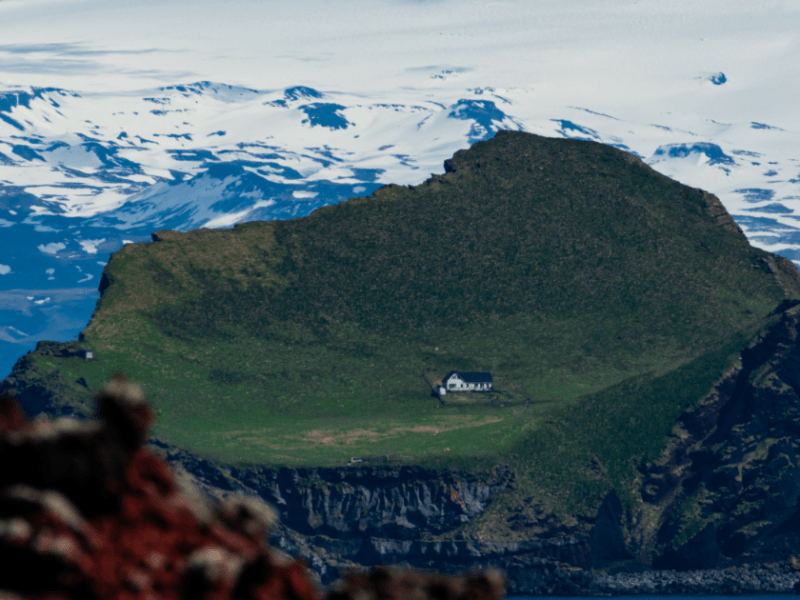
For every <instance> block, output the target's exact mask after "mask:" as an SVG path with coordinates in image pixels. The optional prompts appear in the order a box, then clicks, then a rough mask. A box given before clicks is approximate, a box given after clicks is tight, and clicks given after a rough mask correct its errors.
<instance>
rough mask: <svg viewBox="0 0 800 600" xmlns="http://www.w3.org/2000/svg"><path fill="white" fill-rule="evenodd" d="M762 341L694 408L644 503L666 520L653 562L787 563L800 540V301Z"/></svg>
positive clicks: (650, 480) (648, 467)
mask: <svg viewBox="0 0 800 600" xmlns="http://www.w3.org/2000/svg"><path fill="white" fill-rule="evenodd" d="M796 304H797V303H796V302H786V303H784V305H783V306H782V307H781V308H782V309H783V312H782V313H781V318H780V321H779V322H778V323H777V324H776V325H774V326H773V327H771V328H769V329H768V330H767V331H766V332H765V333H764V334H763V335H762V336H761V337H759V338H758V339H756V340H755V341H754V342H753V343H752V344H751V345H750V346H749V347H748V348H747V349H746V350H745V351H743V352H742V355H741V365H740V366H738V367H736V368H734V369H733V370H731V371H730V372H729V373H728V374H727V376H726V377H725V378H724V379H723V380H722V381H720V383H719V384H718V386H717V388H716V389H715V390H714V391H713V392H712V393H711V394H709V395H708V396H707V397H706V398H704V399H703V400H702V401H701V402H700V403H699V404H698V405H697V406H696V407H695V408H693V409H692V410H690V411H689V412H687V413H686V414H684V415H683V416H682V417H681V419H680V422H679V426H680V428H679V429H680V430H679V431H678V432H677V433H676V435H675V437H674V438H673V439H672V440H671V441H670V444H669V446H668V449H667V450H666V451H665V452H664V453H663V454H662V458H661V460H660V461H659V462H658V463H654V464H645V465H643V466H642V471H643V473H644V475H645V480H644V482H643V485H642V497H643V499H644V500H645V501H646V502H648V503H650V504H652V505H654V506H658V507H659V508H660V510H662V511H663V515H664V519H663V522H662V524H661V526H660V527H659V529H658V532H657V539H656V546H655V548H654V557H653V566H654V567H657V568H662V569H679V570H681V569H697V568H706V569H710V568H714V567H717V566H728V565H740V564H744V563H750V564H753V563H765V562H778V561H780V562H786V561H787V560H789V559H790V558H791V557H792V556H793V555H794V553H795V552H796V548H797V544H798V542H799V541H800V537H799V536H798V534H800V516H798V515H800V511H799V509H798V501H800V346H798V328H799V327H800V306H796ZM793 305H794V306H793Z"/></svg>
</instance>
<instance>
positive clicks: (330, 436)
mask: <svg viewBox="0 0 800 600" xmlns="http://www.w3.org/2000/svg"><path fill="white" fill-rule="evenodd" d="M502 420H503V419H502V418H501V417H484V418H483V419H476V418H474V417H468V416H458V415H447V416H445V417H442V419H441V421H440V422H439V423H436V424H435V425H404V424H401V423H392V424H390V425H388V426H383V427H380V430H375V429H366V428H356V429H347V430H341V429H311V430H309V431H305V432H302V433H300V434H299V435H283V436H277V435H275V433H276V432H275V431H274V430H271V429H267V428H262V429H247V430H238V431H226V432H219V433H217V435H219V436H220V437H221V439H222V441H224V442H226V443H230V442H232V441H233V440H234V439H235V440H236V441H237V442H240V443H241V442H245V443H249V444H258V445H261V446H265V447H268V448H271V449H274V450H287V449H290V446H288V445H287V444H286V442H290V443H296V444H297V447H298V448H299V447H303V448H305V447H307V446H308V444H316V445H322V446H353V445H355V444H357V443H360V442H377V441H381V440H385V439H389V438H396V437H399V436H401V435H404V434H408V433H423V434H430V435H438V434H440V433H445V432H448V431H456V430H458V429H466V428H471V427H481V426H483V425H489V424H491V423H499V422H500V421H502ZM278 440H280V441H281V442H280V443H276V442H278Z"/></svg>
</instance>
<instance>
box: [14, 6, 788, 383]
mask: <svg viewBox="0 0 800 600" xmlns="http://www.w3.org/2000/svg"><path fill="white" fill-rule="evenodd" d="M697 4H699V3H690V2H688V1H684V0H679V1H677V2H675V3H672V4H670V5H669V7H667V6H665V5H663V4H659V3H655V2H649V1H646V0H640V1H635V0H631V1H623V0H601V1H599V2H597V3H591V7H589V6H587V3H585V2H580V1H579V0H564V1H563V2H560V3H548V2H544V1H543V0H542V1H534V0H525V1H523V0H517V1H510V0H509V1H505V2H489V3H487V2H477V1H473V0H461V1H459V2H458V3H456V2H455V0H439V1H432V0H429V1H423V0H417V1H411V0H374V1H370V2H366V1H361V0H345V2H342V3H336V6H337V7H338V9H337V10H334V8H333V5H332V3H327V2H324V1H323V0H302V1H299V2H297V3H294V4H292V7H293V10H289V9H288V8H286V7H284V6H280V7H278V6H272V3H264V2H258V3H256V2H254V1H252V0H234V1H232V2H227V3H218V2H212V1H211V0H195V1H194V2H192V3H189V2H187V1H186V0H174V1H172V2H169V3H164V2H155V0H141V1H139V2H136V3H126V4H122V3H114V5H113V6H112V5H109V4H108V3H104V2H102V0H59V1H58V2H54V1H53V0H24V1H23V0H0V33H2V34H3V35H2V36H0V232H2V236H3V237H2V239H3V241H4V244H3V245H2V248H0V371H4V372H8V371H9V370H10V368H11V366H12V365H13V362H14V361H15V360H16V358H18V357H19V356H20V355H21V354H23V353H24V352H25V351H26V350H28V349H31V348H32V347H33V346H34V345H35V342H36V341H37V340H39V339H52V340H68V339H74V337H75V336H76V335H77V333H78V332H79V331H80V330H81V329H83V328H84V327H85V325H86V322H87V321H88V318H89V316H90V315H91V312H92V310H93V308H94V304H95V302H96V299H97V297H98V293H97V284H98V282H99V278H100V274H101V272H102V268H103V265H104V264H105V262H106V261H107V260H108V256H109V255H110V253H111V252H113V251H115V250H117V249H119V248H120V247H122V245H123V244H125V243H128V242H145V241H149V239H150V233H151V232H152V231H155V230H157V229H167V228H169V229H178V230H188V229H193V228H197V227H230V226H232V225H234V224H235V223H238V222H243V221H249V220H256V219H259V220H265V219H287V218H293V217H296V216H302V215H306V214H308V213H310V212H311V211H312V210H313V209H315V208H317V207H319V206H323V205H326V204H332V203H336V202H340V201H342V200H345V199H347V198H348V197H352V196H359V195H368V194H370V193H371V192H372V191H373V190H374V189H376V188H377V187H379V186H380V185H383V184H386V183H399V184H409V185H412V184H418V183H420V182H422V181H423V180H424V179H426V178H427V177H428V176H429V175H430V174H431V173H439V172H442V171H443V166H442V163H443V161H444V160H445V159H446V158H449V157H450V156H451V155H452V154H453V153H454V152H455V151H456V150H458V149H461V148H466V147H468V146H469V145H470V144H471V143H473V142H475V141H478V140H482V139H487V138H489V137H491V136H492V135H494V133H495V132H496V131H498V130H499V129H518V130H524V131H530V132H533V133H537V134H540V135H548V136H558V137H569V138H577V139H587V140H594V141H598V142H601V143H605V144H610V145H613V146H616V147H618V148H621V149H623V150H625V151H628V152H631V153H634V154H636V155H638V156H640V157H641V158H642V159H643V160H645V161H646V162H647V163H648V164H650V165H651V166H653V167H654V168H655V169H657V170H658V171H660V172H662V173H664V174H666V175H668V176H670V177H673V178H675V179H677V180H678V181H681V182H683V183H687V184H689V185H693V186H696V187H702V188H704V189H708V190H710V191H712V192H714V193H715V194H717V195H718V196H719V197H720V199H721V200H722V201H723V203H724V204H725V206H726V207H727V208H728V210H729V211H730V212H731V213H732V214H733V215H734V218H735V219H736V220H737V222H738V223H739V224H740V226H741V227H742V228H743V230H744V231H745V233H746V234H747V235H748V237H749V239H750V241H751V243H753V244H754V245H756V246H759V247H762V248H765V249H768V250H771V251H774V252H778V253H779V254H783V255H784V256H787V257H789V258H790V259H792V260H795V261H797V262H798V264H800V210H798V209H800V148H799V147H798V146H799V144H798V139H799V138H798V132H800V117H798V114H797V111H796V109H795V106H796V102H797V95H798V83H797V82H798V81H800V78H799V77H798V75H799V74H800V73H798V71H799V70H800V67H798V64H800V63H798V62H797V61H796V58H795V57H796V56H797V55H799V54H798V50H800V48H799V46H800V38H798V36H797V35H796V31H798V30H800V6H798V5H796V3H790V2H788V1H787V2H782V1H777V0H773V1H770V2H765V3H759V5H758V6H752V4H751V3H745V2H743V1H726V2H722V1H721V0H709V1H708V2H706V3H703V4H702V6H697ZM223 5H224V7H223ZM257 24H261V27H260V28H259V27H257ZM204 79H211V80H213V81H205V80H204ZM190 82H194V83H190Z"/></svg>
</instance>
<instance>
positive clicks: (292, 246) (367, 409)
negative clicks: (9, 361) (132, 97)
mask: <svg viewBox="0 0 800 600" xmlns="http://www.w3.org/2000/svg"><path fill="white" fill-rule="evenodd" d="M153 240H154V242H155V243H150V244H130V245H128V246H126V247H125V248H123V249H122V250H120V251H119V252H117V253H115V254H114V255H113V257H112V259H111V261H110V262H109V264H108V266H107V267H106V269H105V272H104V275H103V280H102V282H101V285H100V291H101V299H100V301H99V302H98V305H97V308H96V310H95V314H94V315H93V317H92V320H91V322H90V323H89V325H88V327H87V328H86V330H85V331H84V332H83V334H82V336H81V339H80V340H79V341H78V342H74V343H70V344H56V343H47V342H42V343H40V345H39V346H38V347H37V350H36V351H35V352H32V353H29V354H28V355H26V356H25V357H22V358H21V359H20V360H19V361H18V363H17V365H16V366H15V368H14V371H13V373H12V375H11V377H9V378H8V379H6V380H5V381H4V382H3V383H2V385H0V391H8V392H10V393H12V394H14V395H15V396H16V397H17V398H19V400H20V402H21V403H22V406H23V407H24V408H25V410H26V411H27V412H28V413H29V414H31V415H36V414H40V413H45V414H50V415H72V416H76V417H78V418H83V417H87V416H89V415H90V414H91V413H92V407H93V397H94V394H95V393H96V391H97V390H99V389H101V388H102V386H103V385H105V382H106V381H108V379H109V378H111V376H112V375H113V373H114V372H116V371H120V370H121V371H123V372H125V373H126V374H127V375H129V376H130V377H131V378H133V379H134V380H137V381H139V382H141V384H142V387H143V389H144V390H145V394H146V395H147V396H148V398H150V399H151V401H152V402H153V406H154V409H155V415H156V417H157V424H156V426H155V429H154V431H153V439H152V440H151V448H152V449H153V450H154V451H156V452H158V453H160V454H161V455H162V456H164V457H165V458H166V459H167V460H168V461H169V462H170V463H171V464H172V465H173V466H174V467H175V468H176V469H177V470H178V471H179V473H180V474H181V476H182V477H185V478H188V479H191V480H192V481H194V482H195V483H196V484H197V485H198V486H199V487H200V488H201V489H204V490H205V491H206V493H207V494H208V495H210V496H219V495H220V494H223V493H224V492H232V491H235V490H239V491H242V492H246V493H248V494H253V495H256V494H257V495H258V496H260V497H261V498H262V499H264V500H266V501H268V502H270V503H271V504H273V505H274V506H275V507H276V509H277V511H278V513H279V515H280V524H279V525H277V526H276V528H275V529H274V530H273V543H275V544H277V545H278V546H280V547H282V548H284V549H285V550H286V551H288V552H290V553H296V554H301V555H304V556H306V557H307V558H308V559H309V561H310V564H311V566H312V568H314V569H315V570H316V571H317V572H318V573H319V574H320V576H321V577H322V579H323V581H331V580H332V579H333V578H335V577H336V576H338V574H339V573H340V572H341V570H342V569H343V568H344V567H347V566H353V565H370V564H379V563H382V562H387V561H390V562H399V563H408V564H411V565H415V566H424V567H433V568H436V569H437V570H441V571H457V570H462V569H463V568H465V567H467V566H470V565H475V564H484V565H495V566H498V567H501V568H503V569H505V570H507V571H508V572H509V574H510V575H511V578H510V587H509V590H510V591H511V592H514V591H519V592H520V593H524V592H526V590H527V591H528V592H530V591H531V590H534V591H535V590H540V591H541V590H545V591H546V590H547V589H549V588H550V587H552V588H553V590H561V591H562V592H563V593H574V592H577V591H579V590H580V589H588V588H586V586H587V585H589V584H588V583H587V581H588V580H586V579H585V577H589V573H590V571H587V569H596V570H603V569H607V570H609V571H610V572H611V573H616V572H623V571H625V572H628V571H640V570H642V569H645V570H646V569H684V570H685V569H688V568H692V567H697V566H702V567H703V568H708V569H711V568H715V567H735V566H737V565H740V564H744V563H747V564H755V563H759V564H760V563H765V564H766V563H770V564H771V563H774V564H775V565H777V566H776V567H775V568H783V567H782V566H781V565H791V564H792V563H791V561H792V557H793V554H792V548H793V547H796V546H794V544H795V538H794V536H795V535H796V529H797V528H796V526H795V525H794V522H795V521H796V520H797V517H796V516H794V511H795V504H796V500H797V497H798V495H797V492H796V491H795V486H794V483H793V482H794V479H795V470H794V469H795V468H796V467H795V465H796V464H797V457H796V454H795V446H796V444H797V443H798V440H797V429H796V423H795V422H796V420H797V408H798V406H797V403H798V395H797V393H796V391H795V390H796V389H797V385H798V382H797V381H796V378H795V375H794V372H795V369H794V368H793V365H794V364H796V360H797V349H796V343H795V340H796V331H797V319H798V318H797V312H798V310H800V308H798V307H797V306H796V299H797V298H800V273H798V271H797V269H796V268H795V267H794V265H793V264H792V263H790V262H789V261H788V260H785V259H782V258H781V257H778V256H776V255H772V254H769V253H767V252H764V251H761V250H758V249H756V248H753V247H752V246H750V245H749V244H748V242H747V240H746V239H745V237H744V236H743V235H742V233H741V231H740V230H739V229H738V227H737V226H736V224H735V223H734V222H733V220H732V219H731V217H730V215H728V214H727V212H726V211H725V209H724V208H723V207H722V205H721V204H720V203H719V201H718V200H717V199H716V198H715V197H714V196H713V195H712V194H709V193H707V192H704V191H701V190H697V189H693V188H689V187H686V186H682V185H680V184H678V183H676V182H674V181H672V180H669V179H668V178H666V177H664V176H662V175H659V174H658V173H656V172H655V171H653V170H652V169H650V168H649V167H647V166H646V165H645V164H644V163H642V162H641V161H639V160H638V159H636V158H635V157H633V156H632V155H630V154H627V153H625V152H622V151H620V150H616V149H614V148H610V147H608V146H604V145H601V144H596V143H593V142H581V141H575V140H553V139H546V138H541V137H538V136H533V135H530V134H524V133H517V132H500V133H499V134H498V135H497V136H496V137H495V138H493V139H492V140H490V141H486V142H480V143H478V144H475V145H474V146H473V147H472V148H471V149H470V150H468V151H461V152H458V153H457V154H456V155H455V156H454V157H453V158H452V159H451V160H449V161H447V163H446V165H445V173H444V174H443V175H436V176H433V177H432V178H431V179H430V180H428V181H427V182H425V183H424V184H423V185H420V186H417V187H414V188H406V187H400V186H386V187H384V188H381V189H379V190H378V191H376V192H375V193H374V194H373V195H372V196H370V197H369V198H359V199H354V200H349V201H347V202H344V203H342V204H340V205H337V206H332V207H326V208H323V209H320V210H318V211H315V212H314V213H313V214H312V215H310V216H309V217H304V218H301V219H295V220H290V221H281V222H266V223H261V222H254V223H248V224H245V225H240V226H237V227H235V228H234V229H233V230H228V231H208V230H199V231H195V232H189V233H178V232H171V231H163V232H156V233H154V234H153ZM87 350H91V351H92V352H93V358H92V359H91V360H87V359H86V358H85V356H86V355H85V352H86V351H87ZM452 369H462V370H477V371H490V372H492V373H493V376H494V380H495V390H494V391H493V393H492V394H489V395H477V394H473V395H468V394H462V395H458V394H455V395H448V396H447V399H446V400H445V403H444V404H442V403H440V402H439V401H437V400H436V399H432V398H431V397H430V388H429V387H428V383H427V382H428V381H436V380H437V378H441V377H442V376H443V375H444V374H445V373H447V372H448V371H450V370H452ZM793 423H794V424H793ZM353 459H356V460H353ZM789 568H791V567H789ZM534 572H538V573H539V575H537V576H536V577H534V578H533V579H531V577H533V576H532V575H530V573H534ZM792 572H793V571H792ZM526 573H527V574H528V575H526ZM548 578H549V579H548ZM582 578H583V579H582ZM767 579H769V578H767ZM790 580H791V578H789V579H788V580H780V581H782V582H783V583H780V585H784V586H785V585H789V583H791V581H790ZM770 581H771V580H770ZM776 581H777V580H776ZM526 582H527V583H526ZM787 582H788V583H787ZM629 583H630V582H628V583H625V584H624V585H628V584H629ZM773 583H774V581H773ZM609 585H611V584H609ZM620 585H622V584H620ZM765 585H766V584H765ZM770 585H772V584H770ZM775 585H778V584H777V583H776V584H775ZM515 586H516V587H515ZM542 586H544V587H542ZM630 586H633V587H630ZM767 587H768V586H767ZM773 587H774V586H773ZM629 588H630V589H647V588H646V586H645V588H636V586H635V585H634V584H630V585H629ZM609 589H611V588H609ZM676 589H677V588H676ZM687 589H688V588H687ZM754 589H755V588H754ZM759 589H760V588H759ZM764 589H767V588H764ZM776 589H777V588H776Z"/></svg>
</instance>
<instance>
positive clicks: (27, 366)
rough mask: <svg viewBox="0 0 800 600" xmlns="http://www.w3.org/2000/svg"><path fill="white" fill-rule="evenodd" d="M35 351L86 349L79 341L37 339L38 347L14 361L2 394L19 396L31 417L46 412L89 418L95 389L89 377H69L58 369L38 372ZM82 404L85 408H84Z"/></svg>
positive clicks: (61, 353)
mask: <svg viewBox="0 0 800 600" xmlns="http://www.w3.org/2000/svg"><path fill="white" fill-rule="evenodd" d="M33 353H36V354H38V355H41V356H46V357H64V358H82V356H83V350H82V348H80V346H79V345H78V343H77V342H47V341H41V342H38V343H37V344H36V349H35V350H34V351H33V352H28V353H27V354H25V356H22V357H21V358H20V359H19V360H18V361H17V362H16V363H15V364H14V368H13V369H12V371H11V374H10V375H9V376H8V377H7V378H6V379H4V380H2V381H0V394H2V393H7V394H10V395H11V396H14V397H15V398H17V400H19V402H20V403H21V404H22V406H24V409H25V413H26V414H27V415H28V416H30V417H36V416H38V415H41V414H45V415H48V416H51V417H67V416H69V417H75V418H78V419H85V418H87V417H88V416H89V413H90V411H89V406H90V405H91V404H92V392H91V391H90V390H89V388H88V387H87V386H86V381H85V380H83V379H79V380H77V381H67V380H66V379H64V377H63V376H62V375H61V374H60V373H58V372H49V373H44V374H41V373H38V372H37V370H36V367H35V364H34V361H33V360H32V354H33ZM81 407H85V409H84V410H81Z"/></svg>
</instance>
